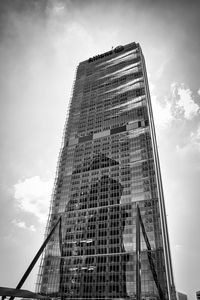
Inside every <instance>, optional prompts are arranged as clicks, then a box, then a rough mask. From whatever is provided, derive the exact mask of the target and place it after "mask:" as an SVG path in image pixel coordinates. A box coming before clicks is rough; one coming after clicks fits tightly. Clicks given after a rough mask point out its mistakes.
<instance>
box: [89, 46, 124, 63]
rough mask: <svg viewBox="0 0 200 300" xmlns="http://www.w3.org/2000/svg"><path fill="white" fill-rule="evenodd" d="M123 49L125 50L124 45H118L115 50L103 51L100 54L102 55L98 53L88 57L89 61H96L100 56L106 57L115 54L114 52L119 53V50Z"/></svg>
mask: <svg viewBox="0 0 200 300" xmlns="http://www.w3.org/2000/svg"><path fill="white" fill-rule="evenodd" d="M122 50H124V46H117V47H116V48H115V49H114V50H110V51H108V52H105V53H103V54H100V55H96V56H93V57H90V58H89V59H88V62H89V63H90V62H93V61H95V60H97V59H99V58H103V57H105V56H109V55H111V54H113V53H118V52H120V51H122Z"/></svg>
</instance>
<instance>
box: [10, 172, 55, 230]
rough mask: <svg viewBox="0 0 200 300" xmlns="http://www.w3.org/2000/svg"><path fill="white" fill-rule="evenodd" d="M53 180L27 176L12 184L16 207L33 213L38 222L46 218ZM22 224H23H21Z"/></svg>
mask: <svg viewBox="0 0 200 300" xmlns="http://www.w3.org/2000/svg"><path fill="white" fill-rule="evenodd" d="M52 187H53V181H52V180H49V181H43V180H41V179H40V177H39V176H34V177H31V178H27V179H25V180H24V181H20V182H18V183H17V184H15V185H14V189H15V193H14V197H15V199H16V200H17V205H18V207H19V208H20V209H21V210H22V211H24V212H28V213H32V214H33V215H35V216H36V217H37V218H38V219H39V221H40V222H45V221H46V219H47V214H48V209H49V204H50V199H51V192H52ZM22 226H23V225H22Z"/></svg>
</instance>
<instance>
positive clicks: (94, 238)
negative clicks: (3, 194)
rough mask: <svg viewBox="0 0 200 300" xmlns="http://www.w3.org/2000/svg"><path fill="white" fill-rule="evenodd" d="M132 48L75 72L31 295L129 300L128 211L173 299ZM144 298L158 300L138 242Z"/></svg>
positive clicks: (131, 247)
mask: <svg viewBox="0 0 200 300" xmlns="http://www.w3.org/2000/svg"><path fill="white" fill-rule="evenodd" d="M156 149H157V148H156V141H155V137H154V125H153V116H152V111H151V102H150V96H149V92H148V83H147V76H146V69H145V63H144V58H143V55H142V51H141V48H140V45H139V44H137V43H131V44H128V45H125V46H119V47H117V48H115V49H114V50H111V51H109V52H106V53H104V54H102V55H99V56H95V57H93V58H90V59H89V60H87V61H84V62H82V63H80V64H79V66H78V69H77V74H76V81H75V84H74V88H73V95H72V101H71V104H70V107H69V117H68V121H67V124H66V127H65V132H64V141H63V146H62V149H61V154H60V157H59V163H58V171H57V176H56V181H55V188H54V193H53V197H52V204H51V209H50V215H49V220H48V224H47V232H48V231H49V230H50V229H51V228H52V226H53V224H55V222H56V221H57V219H58V218H59V217H60V216H62V247H61V250H60V247H59V234H58V230H57V231H56V232H55V234H54V236H53V237H52V238H51V241H50V242H49V244H48V246H47V247H46V250H45V253H44V255H43V258H42V260H41V265H40V269H39V274H38V280H37V291H38V292H42V293H44V294H48V295H51V296H52V297H55V298H58V297H59V298H61V299H115V298H120V299H135V297H136V237H135V236H136V211H137V210H136V204H139V207H140V211H141V215H142V219H143V222H144V225H145V230H146V232H147V235H148V239H149V241H150V244H151V249H152V257H153V260H154V264H155V267H156V272H157V275H158V279H159V283H160V285H161V288H162V290H163V293H164V295H165V298H166V299H173V294H174V283H173V274H172V267H171V258H170V250H169V243H168V233H167V227H166V216H165V212H164V211H163V210H164V208H163V205H164V202H163V199H162V197H163V194H162V186H161V183H160V179H159V178H160V171H159V161H158V158H157V156H156V151H157V150H156ZM141 250H142V252H141V285H142V298H143V299H149V300H150V299H151V300H155V299H159V294H158V291H157V288H156V285H155V282H154V279H153V275H152V272H151V269H150V266H149V261H148V256H147V249H146V246H145V242H144V240H143V239H142V240H141Z"/></svg>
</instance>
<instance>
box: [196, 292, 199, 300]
mask: <svg viewBox="0 0 200 300" xmlns="http://www.w3.org/2000/svg"><path fill="white" fill-rule="evenodd" d="M196 298H197V300H199V299H200V291H198V292H196Z"/></svg>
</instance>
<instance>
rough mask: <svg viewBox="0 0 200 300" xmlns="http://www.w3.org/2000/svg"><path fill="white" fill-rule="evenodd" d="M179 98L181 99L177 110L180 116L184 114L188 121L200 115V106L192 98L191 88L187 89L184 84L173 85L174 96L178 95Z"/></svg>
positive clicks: (177, 101)
mask: <svg viewBox="0 0 200 300" xmlns="http://www.w3.org/2000/svg"><path fill="white" fill-rule="evenodd" d="M176 93H177V95H178V96H179V99H178V100H176V108H177V110H178V112H179V113H180V114H183V116H184V118H185V119H187V120H192V119H193V118H194V117H195V116H197V115H198V114H199V109H200V107H199V105H198V104H197V103H195V101H194V100H193V98H192V91H191V90H190V89H189V88H186V87H185V86H184V84H181V85H178V84H173V85H172V95H173V96H174V97H176V95H175V94H176Z"/></svg>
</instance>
